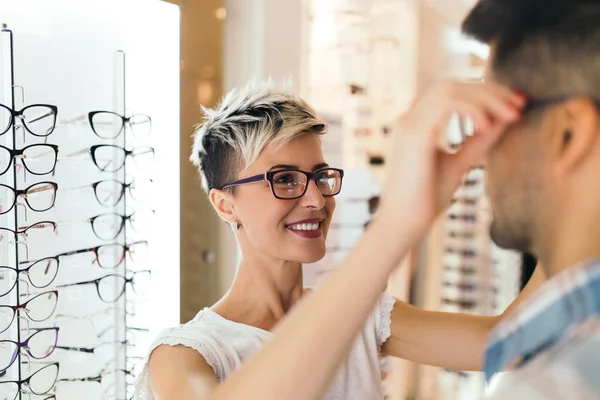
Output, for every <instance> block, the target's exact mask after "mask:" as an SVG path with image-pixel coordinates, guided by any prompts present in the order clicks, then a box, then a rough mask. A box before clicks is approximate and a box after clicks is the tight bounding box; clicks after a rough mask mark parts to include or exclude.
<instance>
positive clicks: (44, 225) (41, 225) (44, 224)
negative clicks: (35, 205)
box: [0, 221, 57, 242]
mask: <svg viewBox="0 0 600 400" xmlns="http://www.w3.org/2000/svg"><path fill="white" fill-rule="evenodd" d="M56 226H57V225H56V222H53V221H40V222H36V223H35V224H31V225H29V226H25V227H20V228H19V230H17V231H15V230H13V229H10V228H3V227H0V242H1V241H2V240H4V234H3V232H7V233H11V234H12V236H13V238H14V239H15V240H18V238H19V236H20V237H21V238H22V239H23V240H24V241H26V240H27V236H28V235H29V233H30V232H35V230H36V229H48V228H51V229H52V231H53V232H54V233H56Z"/></svg>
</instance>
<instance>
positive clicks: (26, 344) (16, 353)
mask: <svg viewBox="0 0 600 400" xmlns="http://www.w3.org/2000/svg"><path fill="white" fill-rule="evenodd" d="M51 330H53V331H55V339H54V345H53V346H52V349H51V350H50V352H49V353H48V354H46V355H45V356H43V357H36V356H34V355H33V354H31V349H30V348H29V341H30V340H31V338H33V337H34V336H35V335H38V334H40V333H41V332H45V331H51ZM59 330H60V328H59V327H52V328H43V329H36V331H37V332H35V333H33V334H31V335H29V337H28V338H27V339H26V340H25V341H23V342H15V341H14V340H0V346H1V345H2V343H12V344H14V345H16V349H15V351H14V354H13V356H12V357H11V361H10V363H9V364H8V365H7V366H6V367H5V368H2V365H0V372H3V371H6V370H7V369H9V368H10V367H11V366H12V365H13V364H14V362H15V361H16V360H17V358H18V357H19V352H20V350H21V348H25V351H26V352H27V354H28V355H29V357H31V358H33V359H36V360H43V359H44V358H46V357H49V356H50V355H51V354H52V353H53V352H54V350H55V349H56V345H57V344H58V331H59Z"/></svg>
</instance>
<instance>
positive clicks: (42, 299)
mask: <svg viewBox="0 0 600 400" xmlns="http://www.w3.org/2000/svg"><path fill="white" fill-rule="evenodd" d="M57 303H58V296H57V294H56V292H48V293H42V294H40V295H38V296H35V297H33V298H32V299H30V300H29V301H28V302H27V303H25V304H23V305H22V306H21V307H20V308H22V309H23V310H25V314H26V315H27V317H29V319H31V320H32V321H35V322H41V321H45V320H47V319H48V318H50V317H51V316H52V314H54V310H55V309H56V305H57ZM15 312H16V311H15V310H13V308H12V307H8V306H0V333H2V332H4V331H5V330H7V329H8V328H9V327H10V324H11V323H12V321H13V319H14V317H15Z"/></svg>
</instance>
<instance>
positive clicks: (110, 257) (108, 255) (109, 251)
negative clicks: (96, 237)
mask: <svg viewBox="0 0 600 400" xmlns="http://www.w3.org/2000/svg"><path fill="white" fill-rule="evenodd" d="M147 250H148V245H147V242H136V243H132V244H130V245H129V250H128V251H129V254H130V256H131V258H132V260H134V261H140V260H143V259H144V258H145V256H146V253H147ZM96 256H97V261H98V264H99V265H100V267H102V268H116V267H118V266H119V265H120V264H121V262H122V261H123V258H124V257H125V248H124V247H123V245H120V244H109V245H105V246H100V247H99V248H98V250H97V251H96Z"/></svg>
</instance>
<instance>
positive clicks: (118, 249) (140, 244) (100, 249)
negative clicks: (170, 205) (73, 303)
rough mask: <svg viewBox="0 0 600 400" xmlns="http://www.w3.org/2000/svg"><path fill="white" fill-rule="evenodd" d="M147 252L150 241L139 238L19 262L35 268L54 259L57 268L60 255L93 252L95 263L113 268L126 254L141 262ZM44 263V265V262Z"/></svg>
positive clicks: (119, 263)
mask: <svg viewBox="0 0 600 400" xmlns="http://www.w3.org/2000/svg"><path fill="white" fill-rule="evenodd" d="M147 252H148V241H146V240H139V241H136V242H132V243H129V244H125V245H124V244H121V243H112V244H103V245H101V246H95V247H89V248H87V249H79V250H73V251H69V252H66V253H61V254H57V255H56V256H53V257H46V258H43V259H41V260H38V261H22V262H20V263H19V264H31V266H30V267H28V268H33V267H34V266H35V265H37V263H39V262H51V261H53V262H55V263H56V269H58V265H59V258H60V257H68V256H74V255H78V254H85V253H93V254H94V263H96V264H98V266H99V267H100V268H105V269H113V268H117V267H118V266H119V265H121V263H122V262H123V260H124V259H125V255H126V254H129V258H130V259H131V260H132V261H136V262H139V261H143V260H144V259H145V258H146V255H147ZM42 265H44V264H42ZM52 267H53V266H52ZM0 268H2V267H0ZM38 268H39V267H38ZM11 269H12V268H11ZM52 269H54V268H52ZM52 269H51V270H52ZM24 270H25V269H23V270H20V271H24ZM47 270H48V268H47V267H44V271H47ZM45 274H48V272H45ZM28 275H29V277H30V279H31V277H32V273H31V272H30V273H29V274H28ZM36 275H37V274H36ZM40 281H41V279H40V280H38V282H40ZM32 284H33V283H32ZM33 286H35V287H40V286H36V285H35V284H33ZM1 293H2V292H0V297H2V294H1Z"/></svg>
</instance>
